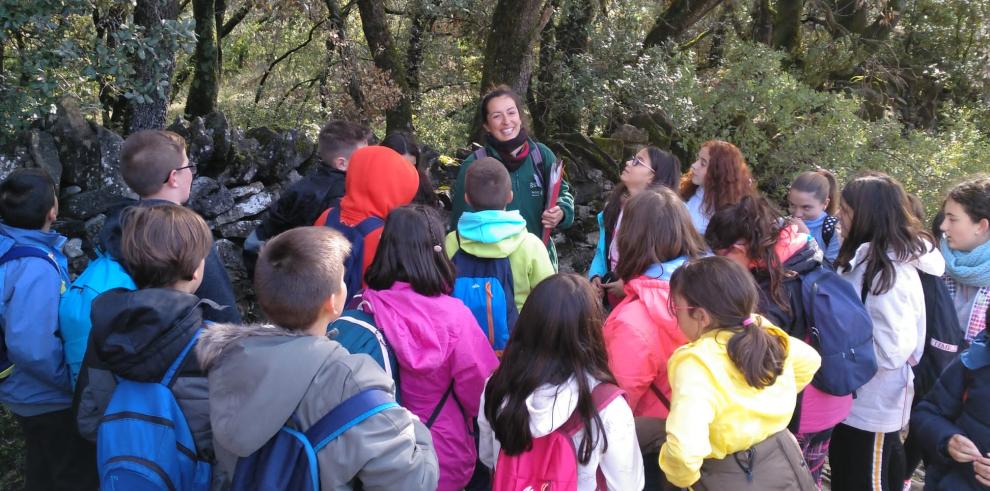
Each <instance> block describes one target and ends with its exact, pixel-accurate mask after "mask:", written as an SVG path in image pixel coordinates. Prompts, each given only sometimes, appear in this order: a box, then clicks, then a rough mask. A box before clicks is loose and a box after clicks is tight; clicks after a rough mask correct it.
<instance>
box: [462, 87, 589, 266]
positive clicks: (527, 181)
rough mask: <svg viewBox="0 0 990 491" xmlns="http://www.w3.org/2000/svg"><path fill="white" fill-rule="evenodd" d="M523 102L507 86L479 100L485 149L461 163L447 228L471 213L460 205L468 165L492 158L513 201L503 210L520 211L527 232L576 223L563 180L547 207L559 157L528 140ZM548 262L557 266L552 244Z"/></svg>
mask: <svg viewBox="0 0 990 491" xmlns="http://www.w3.org/2000/svg"><path fill="white" fill-rule="evenodd" d="M522 111H523V104H522V99H520V98H519V96H518V95H517V94H516V93H515V92H513V91H512V89H510V88H509V87H508V86H505V85H500V86H498V87H496V88H495V89H493V90H492V91H491V92H489V93H487V94H485V96H484V97H482V98H481V107H480V116H481V121H482V127H483V128H484V129H485V146H484V147H483V148H480V149H478V151H476V152H474V153H473V154H471V155H469V156H468V157H467V158H466V159H464V162H462V163H461V169H460V172H458V174H457V181H456V182H455V183H454V188H453V191H452V193H453V195H452V196H451V200H453V209H452V210H451V213H450V228H451V229H452V230H453V229H456V228H457V221H458V220H460V218H461V214H462V213H464V212H465V211H475V210H474V209H472V208H471V206H470V205H468V204H467V203H466V202H465V201H464V178H465V176H466V175H467V170H468V168H469V167H470V166H471V164H472V163H473V162H474V161H475V160H477V159H478V158H480V157H485V156H488V157H492V158H495V159H498V161H499V162H502V163H503V164H505V168H506V169H508V171H509V174H510V175H511V176H512V201H511V202H510V203H509V205H508V206H507V207H506V209H507V210H519V213H520V214H522V216H523V218H525V219H526V228H527V229H528V230H529V231H530V232H531V233H533V234H535V235H536V236H537V237H540V236H542V235H543V229H544V228H550V229H555V228H562V229H564V228H568V227H570V226H571V224H572V223H574V197H573V196H571V191H570V187H569V186H568V184H567V182H566V181H565V182H563V184H562V185H561V189H560V196H559V197H558V198H557V202H556V203H555V206H552V207H550V208H549V209H547V206H546V205H547V195H548V193H550V189H549V186H550V182H549V181H550V170H551V169H552V168H553V165H554V163H556V162H557V157H556V156H555V155H554V154H553V152H552V151H551V150H550V149H549V148H547V146H546V145H544V144H542V143H539V142H537V141H536V140H534V139H533V138H531V137H530V136H529V133H527V131H526V124H525V121H524V118H523V113H522ZM547 249H548V251H549V252H550V262H552V263H553V265H554V268H556V267H557V249H556V248H555V247H554V245H553V241H552V240H551V241H550V242H549V243H548V244H547Z"/></svg>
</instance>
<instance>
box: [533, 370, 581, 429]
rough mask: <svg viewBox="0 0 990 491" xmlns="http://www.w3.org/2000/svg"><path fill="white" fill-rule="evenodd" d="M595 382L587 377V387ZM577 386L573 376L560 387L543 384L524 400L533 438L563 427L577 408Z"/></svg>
mask: <svg viewBox="0 0 990 491" xmlns="http://www.w3.org/2000/svg"><path fill="white" fill-rule="evenodd" d="M596 383H597V382H596V381H595V380H594V379H593V378H591V377H588V385H589V386H590V387H591V388H594V386H595V384H596ZM577 401H578V385H577V379H575V378H574V376H571V378H569V379H567V381H566V382H564V383H563V384H560V385H548V384H544V385H541V386H539V387H537V388H536V390H535V391H533V393H532V394H530V395H529V397H527V398H526V409H527V410H528V411H529V431H530V433H532V435H533V438H539V437H542V436H546V435H549V434H550V433H552V432H554V431H556V430H557V428H560V427H561V426H563V425H564V423H565V422H567V420H568V419H569V418H570V417H571V414H573V413H574V409H576V408H577Z"/></svg>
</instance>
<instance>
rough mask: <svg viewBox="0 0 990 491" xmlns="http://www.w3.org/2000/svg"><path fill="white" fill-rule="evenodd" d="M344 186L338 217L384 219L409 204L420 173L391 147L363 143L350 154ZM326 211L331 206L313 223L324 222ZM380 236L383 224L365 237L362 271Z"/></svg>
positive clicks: (346, 222)
mask: <svg viewBox="0 0 990 491" xmlns="http://www.w3.org/2000/svg"><path fill="white" fill-rule="evenodd" d="M344 188H345V191H344V197H343V198H342V199H341V200H340V221H341V222H342V223H343V224H344V225H347V226H351V227H354V226H356V225H357V224H359V223H361V221H363V220H364V219H365V218H368V217H372V216H374V217H378V218H381V219H382V220H384V219H385V218H386V217H388V213H389V212H390V211H392V210H394V209H396V208H398V207H400V206H403V205H408V204H409V203H410V202H411V201H412V199H413V197H414V196H416V190H417V189H419V173H418V172H417V171H416V167H414V166H412V165H410V164H409V161H407V160H406V159H404V158H403V157H402V156H401V155H399V154H398V153H397V152H396V151H395V150H392V149H391V148H388V147H380V146H370V147H364V148H359V149H357V150H355V151H354V153H353V154H352V155H351V161H350V164H349V165H348V168H347V177H346V180H345V184H344ZM329 214H330V209H327V210H324V212H323V214H321V215H320V217H319V218H317V219H316V222H315V223H314V225H317V226H323V225H326V223H327V216H328V215H329ZM381 238H382V227H379V228H378V229H377V230H373V231H371V232H370V233H368V235H366V236H365V237H364V260H363V263H362V264H363V268H362V271H367V269H368V266H371V262H372V261H373V260H374V259H375V252H377V251H378V242H379V241H380V240H381Z"/></svg>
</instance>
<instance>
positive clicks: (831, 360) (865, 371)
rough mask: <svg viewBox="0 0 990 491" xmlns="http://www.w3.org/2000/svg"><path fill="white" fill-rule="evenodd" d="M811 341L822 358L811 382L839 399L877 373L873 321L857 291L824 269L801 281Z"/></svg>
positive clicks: (817, 269)
mask: <svg viewBox="0 0 990 491" xmlns="http://www.w3.org/2000/svg"><path fill="white" fill-rule="evenodd" d="M801 300H802V302H803V306H804V311H805V316H806V319H807V325H808V327H809V332H808V341H810V343H811V345H812V346H813V347H814V348H815V349H816V350H818V353H819V354H820V355H821V357H822V366H821V368H819V369H818V372H817V373H816V374H815V378H814V379H813V380H812V381H811V383H812V384H814V385H815V387H817V388H819V389H821V390H823V391H825V392H827V393H829V394H832V395H836V396H844V395H849V394H852V393H854V392H855V391H856V389H858V388H860V387H862V386H863V384H865V383H866V382H869V381H870V379H872V378H873V376H874V375H875V374H876V373H877V358H876V353H875V352H874V350H873V320H872V319H870V314H869V313H868V312H867V311H866V307H865V305H864V300H863V299H861V298H859V297H858V296H857V295H856V289H855V288H853V286H852V285H851V284H849V282H848V281H846V280H844V279H842V278H841V277H840V276H839V275H837V274H835V273H834V272H832V271H829V270H828V269H827V268H825V267H823V266H819V267H818V268H816V269H814V270H812V271H810V272H808V273H807V274H805V275H804V276H803V277H802V278H801Z"/></svg>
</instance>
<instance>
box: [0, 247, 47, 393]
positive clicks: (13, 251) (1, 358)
mask: <svg viewBox="0 0 990 491" xmlns="http://www.w3.org/2000/svg"><path fill="white" fill-rule="evenodd" d="M25 257H36V258H38V259H44V260H45V261H47V262H48V263H49V264H51V265H52V266H54V267H55V270H56V271H61V268H59V267H58V263H56V262H55V259H54V258H53V257H52V256H51V255H49V254H48V253H47V252H45V251H43V250H41V249H38V248H37V247H31V246H14V247H11V248H10V249H8V250H7V252H6V253H4V255H3V256H0V265H4V264H7V263H8V262H10V261H13V260H14V259H21V258H25ZM60 276H61V273H60ZM2 284H3V283H0V285H2ZM0 302H2V300H0ZM6 307H7V306H6V305H0V308H6ZM2 327H3V326H0V382H2V381H4V380H6V379H7V377H9V376H10V374H11V373H13V372H14V362H12V361H10V357H9V356H8V355H7V342H6V340H5V339H4V333H3V329H2Z"/></svg>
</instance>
